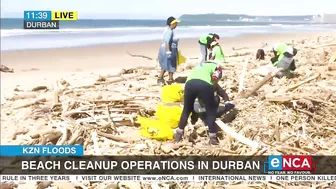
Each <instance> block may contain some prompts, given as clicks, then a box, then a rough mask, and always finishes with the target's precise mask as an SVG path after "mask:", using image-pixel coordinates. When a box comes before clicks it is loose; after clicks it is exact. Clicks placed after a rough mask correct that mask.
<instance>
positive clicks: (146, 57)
mask: <svg viewBox="0 0 336 189" xmlns="http://www.w3.org/2000/svg"><path fill="white" fill-rule="evenodd" d="M127 54H128V55H130V56H131V57H140V58H145V59H148V60H154V59H155V58H151V57H149V56H145V55H137V54H131V53H129V52H127Z"/></svg>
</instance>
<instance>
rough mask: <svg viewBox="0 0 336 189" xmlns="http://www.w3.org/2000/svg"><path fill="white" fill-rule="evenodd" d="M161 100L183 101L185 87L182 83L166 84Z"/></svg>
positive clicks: (168, 101) (170, 101)
mask: <svg viewBox="0 0 336 189" xmlns="http://www.w3.org/2000/svg"><path fill="white" fill-rule="evenodd" d="M161 100H162V102H164V103H172V102H181V101H182V100H183V89H182V87H181V85H180V84H172V85H165V86H163V87H162V94H161Z"/></svg>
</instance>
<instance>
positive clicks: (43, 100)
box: [14, 98, 47, 110]
mask: <svg viewBox="0 0 336 189" xmlns="http://www.w3.org/2000/svg"><path fill="white" fill-rule="evenodd" d="M46 101H47V100H46V99H45V98H39V99H35V100H33V101H31V102H28V103H25V104H23V105H20V106H17V107H15V108H14V110H17V109H20V108H27V107H29V106H32V105H35V104H40V103H44V102H46Z"/></svg>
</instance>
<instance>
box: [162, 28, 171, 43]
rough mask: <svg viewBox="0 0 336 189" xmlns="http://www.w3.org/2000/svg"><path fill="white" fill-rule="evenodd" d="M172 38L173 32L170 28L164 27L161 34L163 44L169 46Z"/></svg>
mask: <svg viewBox="0 0 336 189" xmlns="http://www.w3.org/2000/svg"><path fill="white" fill-rule="evenodd" d="M173 36H174V32H173V30H172V29H171V28H170V27H166V28H165V30H164V33H163V42H164V44H166V43H168V44H169V45H171V43H172V39H173Z"/></svg>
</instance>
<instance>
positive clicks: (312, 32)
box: [1, 31, 333, 53]
mask: <svg viewBox="0 0 336 189" xmlns="http://www.w3.org/2000/svg"><path fill="white" fill-rule="evenodd" d="M296 33H298V34H303V35H311V34H313V35H315V34H326V33H333V32H332V31H299V32H298V31H286V32H267V33H258V32H256V33H244V34H237V35H234V36H224V37H221V39H233V38H240V37H249V36H263V35H275V36H282V35H293V34H296ZM179 39H180V41H182V40H183V41H191V40H193V41H195V40H198V38H195V37H187V38H185V37H183V38H179ZM157 42H161V40H159V39H153V40H146V39H145V40H139V41H127V42H113V43H106V44H87V45H75V46H64V47H50V48H48V47H47V48H27V49H17V50H1V53H8V52H20V51H44V50H59V49H83V48H95V47H111V46H120V45H122V46H123V45H132V44H142V43H143V44H144V43H146V44H147V43H157Z"/></svg>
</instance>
